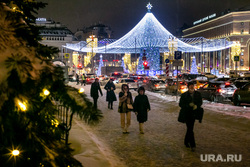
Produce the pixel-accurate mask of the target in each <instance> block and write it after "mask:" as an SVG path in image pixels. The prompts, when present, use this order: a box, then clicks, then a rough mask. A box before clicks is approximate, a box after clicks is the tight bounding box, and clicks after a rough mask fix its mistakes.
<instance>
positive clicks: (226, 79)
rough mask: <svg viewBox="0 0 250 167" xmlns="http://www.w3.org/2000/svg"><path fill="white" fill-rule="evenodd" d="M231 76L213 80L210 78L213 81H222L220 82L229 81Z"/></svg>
mask: <svg viewBox="0 0 250 167" xmlns="http://www.w3.org/2000/svg"><path fill="white" fill-rule="evenodd" d="M229 80H230V78H229V77H222V78H215V79H213V80H210V81H211V82H220V83H225V82H229Z"/></svg>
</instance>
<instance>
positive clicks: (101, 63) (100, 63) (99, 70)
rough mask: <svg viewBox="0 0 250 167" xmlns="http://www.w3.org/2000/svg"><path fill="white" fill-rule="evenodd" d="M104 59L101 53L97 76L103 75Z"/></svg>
mask: <svg viewBox="0 0 250 167" xmlns="http://www.w3.org/2000/svg"><path fill="white" fill-rule="evenodd" d="M103 66H104V65H103V60H102V55H100V62H99V67H98V71H97V76H99V75H102V67H103Z"/></svg>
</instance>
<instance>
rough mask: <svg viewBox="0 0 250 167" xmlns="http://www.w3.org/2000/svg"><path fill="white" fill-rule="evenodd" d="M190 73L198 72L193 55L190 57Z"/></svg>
mask: <svg viewBox="0 0 250 167" xmlns="http://www.w3.org/2000/svg"><path fill="white" fill-rule="evenodd" d="M190 74H198V70H197V66H196V59H195V56H194V57H193V58H192V64H191V71H190Z"/></svg>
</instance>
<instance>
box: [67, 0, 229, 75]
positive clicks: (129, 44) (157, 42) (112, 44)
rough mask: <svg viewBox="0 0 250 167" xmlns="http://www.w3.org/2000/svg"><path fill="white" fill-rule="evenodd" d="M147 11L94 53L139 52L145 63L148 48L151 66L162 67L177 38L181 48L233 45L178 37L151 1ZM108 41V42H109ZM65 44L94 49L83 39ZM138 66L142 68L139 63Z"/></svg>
mask: <svg viewBox="0 0 250 167" xmlns="http://www.w3.org/2000/svg"><path fill="white" fill-rule="evenodd" d="M147 8H148V12H147V13H146V15H145V16H144V17H143V18H142V19H141V21H140V22H139V23H138V24H137V25H136V26H135V27H134V28H133V29H132V30H131V31H129V32H128V33H127V34H126V35H124V36H123V37H122V38H120V39H118V40H116V41H114V40H112V41H108V40H106V41H105V40H103V41H100V42H99V44H98V47H96V48H94V52H95V53H140V58H139V64H142V62H141V61H142V60H141V57H142V53H143V51H144V50H146V52H147V60H148V63H149V66H150V70H156V71H157V70H160V66H159V61H160V53H164V52H169V47H168V45H169V42H171V41H172V40H173V39H175V41H176V45H177V50H178V51H182V52H192V53H193V52H211V51H218V50H223V49H227V48H229V47H231V46H232V45H233V43H232V42H230V41H227V40H226V39H225V38H223V39H213V40H211V39H205V38H203V37H198V38H187V39H177V38H175V37H174V36H173V35H172V34H171V33H170V32H169V31H168V30H166V29H165V28H164V27H163V26H162V24H161V23H160V22H159V21H158V20H157V19H156V17H155V16H154V15H153V13H151V8H152V5H151V4H150V3H149V4H148V5H147ZM107 43H109V44H108V45H106V44H107ZM65 47H66V48H68V49H71V50H74V51H79V52H91V50H90V48H88V47H86V45H85V44H84V43H83V42H79V43H77V44H69V43H67V44H66V46H65ZM138 70H139V71H140V70H142V68H141V67H140V66H138Z"/></svg>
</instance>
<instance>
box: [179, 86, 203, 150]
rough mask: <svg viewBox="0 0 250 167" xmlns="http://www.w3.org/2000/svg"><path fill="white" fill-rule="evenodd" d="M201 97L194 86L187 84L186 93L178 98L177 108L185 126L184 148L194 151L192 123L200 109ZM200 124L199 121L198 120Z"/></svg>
mask: <svg viewBox="0 0 250 167" xmlns="http://www.w3.org/2000/svg"><path fill="white" fill-rule="evenodd" d="M201 105H202V97H201V94H200V93H199V92H197V91H195V90H194V84H193V83H192V82H189V83H188V91H187V92H185V93H183V94H182V95H181V98H180V102H179V106H180V107H181V110H182V112H183V117H184V118H183V119H184V122H185V123H186V126H187V132H186V136H185V140H184V144H185V146H186V147H188V148H190V147H191V150H192V151H194V150H195V147H196V144H195V139H194V132H193V129H194V122H195V114H196V112H197V111H199V110H200V109H201ZM200 122H201V120H200Z"/></svg>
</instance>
